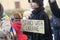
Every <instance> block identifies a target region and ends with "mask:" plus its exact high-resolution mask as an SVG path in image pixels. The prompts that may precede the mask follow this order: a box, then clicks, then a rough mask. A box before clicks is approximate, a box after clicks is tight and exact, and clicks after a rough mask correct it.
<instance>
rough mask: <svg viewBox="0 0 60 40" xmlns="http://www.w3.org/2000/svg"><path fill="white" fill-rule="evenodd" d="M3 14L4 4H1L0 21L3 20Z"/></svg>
mask: <svg viewBox="0 0 60 40" xmlns="http://www.w3.org/2000/svg"><path fill="white" fill-rule="evenodd" d="M2 14H3V6H2V4H1V3H0V19H1V18H2Z"/></svg>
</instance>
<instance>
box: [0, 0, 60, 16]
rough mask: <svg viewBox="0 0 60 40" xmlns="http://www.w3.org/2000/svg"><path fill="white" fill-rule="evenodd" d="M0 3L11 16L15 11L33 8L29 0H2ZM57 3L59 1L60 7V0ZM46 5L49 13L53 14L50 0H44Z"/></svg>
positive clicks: (22, 11) (21, 11)
mask: <svg viewBox="0 0 60 40" xmlns="http://www.w3.org/2000/svg"><path fill="white" fill-rule="evenodd" d="M0 3H1V4H2V5H3V7H4V12H5V13H6V14H8V15H9V16H11V15H12V14H13V12H14V11H18V12H20V13H22V14H23V13H24V11H26V10H30V9H31V7H30V5H29V3H28V0H0ZM57 3H58V6H59V7H60V2H59V0H57ZM44 7H45V11H46V12H47V14H48V15H49V16H51V11H50V7H49V4H48V0H44Z"/></svg>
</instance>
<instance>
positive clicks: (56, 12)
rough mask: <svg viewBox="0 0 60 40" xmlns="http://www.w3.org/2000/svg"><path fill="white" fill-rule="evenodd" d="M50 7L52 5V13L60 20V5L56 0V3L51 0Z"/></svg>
mask: <svg viewBox="0 0 60 40" xmlns="http://www.w3.org/2000/svg"><path fill="white" fill-rule="evenodd" d="M49 5H50V8H51V11H52V13H53V14H54V15H55V16H56V17H59V18H60V10H59V7H58V5H57V3H56V0H54V1H51V0H49Z"/></svg>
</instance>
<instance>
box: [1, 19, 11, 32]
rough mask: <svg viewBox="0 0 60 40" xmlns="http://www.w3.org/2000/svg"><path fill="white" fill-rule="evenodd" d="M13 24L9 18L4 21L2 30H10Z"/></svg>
mask: <svg viewBox="0 0 60 40" xmlns="http://www.w3.org/2000/svg"><path fill="white" fill-rule="evenodd" d="M10 28H11V24H10V21H9V20H3V21H2V30H3V31H5V32H10Z"/></svg>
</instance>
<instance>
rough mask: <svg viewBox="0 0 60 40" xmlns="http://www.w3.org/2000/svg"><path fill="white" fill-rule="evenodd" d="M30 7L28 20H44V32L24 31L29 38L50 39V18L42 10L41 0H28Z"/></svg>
mask: <svg viewBox="0 0 60 40" xmlns="http://www.w3.org/2000/svg"><path fill="white" fill-rule="evenodd" d="M28 2H29V3H30V5H31V7H32V9H34V10H33V11H32V14H31V16H30V17H29V19H30V20H44V26H45V34H39V33H32V32H26V34H27V35H28V36H29V40H52V33H51V27H50V20H49V18H48V16H47V14H46V13H45V11H44V7H43V0H28Z"/></svg>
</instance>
